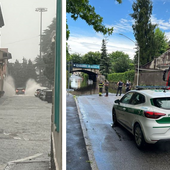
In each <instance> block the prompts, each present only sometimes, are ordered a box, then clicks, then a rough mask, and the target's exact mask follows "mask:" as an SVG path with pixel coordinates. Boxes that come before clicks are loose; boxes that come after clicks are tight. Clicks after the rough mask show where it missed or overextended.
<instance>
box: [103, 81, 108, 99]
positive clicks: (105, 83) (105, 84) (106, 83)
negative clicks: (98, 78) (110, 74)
mask: <svg viewBox="0 0 170 170" xmlns="http://www.w3.org/2000/svg"><path fill="white" fill-rule="evenodd" d="M104 86H105V91H106V95H105V97H108V90H109V82H108V81H107V80H105V82H104Z"/></svg>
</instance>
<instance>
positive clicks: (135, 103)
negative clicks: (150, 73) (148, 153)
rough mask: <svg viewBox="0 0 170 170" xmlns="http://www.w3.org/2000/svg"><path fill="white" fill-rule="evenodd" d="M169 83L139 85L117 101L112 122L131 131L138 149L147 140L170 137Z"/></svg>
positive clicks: (154, 140)
mask: <svg viewBox="0 0 170 170" xmlns="http://www.w3.org/2000/svg"><path fill="white" fill-rule="evenodd" d="M168 88H169V87H167V86H156V87H151V86H149V87H148V86H145V87H141V86H138V87H137V89H136V90H131V91H129V92H127V93H126V94H125V95H124V96H123V97H122V98H121V99H117V100H115V102H114V105H113V108H112V119H113V125H114V126H115V125H117V124H118V123H119V124H121V125H122V126H124V127H125V128H126V129H127V130H128V131H130V132H131V133H132V134H133V135H134V138H135V143H136V145H137V147H138V148H139V149H141V148H143V146H144V145H145V142H146V143H151V144H154V143H156V142H157V141H159V140H169V139H170V90H167V89H168Z"/></svg>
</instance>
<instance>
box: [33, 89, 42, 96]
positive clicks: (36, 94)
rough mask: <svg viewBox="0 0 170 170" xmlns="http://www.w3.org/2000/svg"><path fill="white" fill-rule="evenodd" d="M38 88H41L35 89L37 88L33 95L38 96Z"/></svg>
mask: <svg viewBox="0 0 170 170" xmlns="http://www.w3.org/2000/svg"><path fill="white" fill-rule="evenodd" d="M40 90H41V89H37V90H36V91H35V93H34V96H35V97H38V96H39V93H40Z"/></svg>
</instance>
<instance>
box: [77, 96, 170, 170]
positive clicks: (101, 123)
mask: <svg viewBox="0 0 170 170" xmlns="http://www.w3.org/2000/svg"><path fill="white" fill-rule="evenodd" d="M117 98H120V97H119V96H118V97H117V96H115V94H113V93H111V94H109V96H108V97H105V96H104V95H103V96H102V97H99V96H98V95H97V94H96V95H86V96H77V104H78V107H79V110H80V117H81V121H82V123H83V124H84V128H83V131H84V134H85V136H86V137H85V138H86V143H87V142H88V145H90V147H91V149H92V150H93V153H92V154H93V156H94V158H95V160H96V164H97V167H98V169H99V170H103V169H104V170H120V169H121V170H132V169H133V170H146V169H148V170H161V169H164V170H168V169H169V167H170V161H169V160H170V141H162V142H158V143H157V144H155V145H146V148H145V149H144V150H139V149H138V148H137V147H136V145H135V142H134V138H133V136H132V135H131V134H130V133H129V132H128V131H127V130H125V129H124V128H123V127H121V126H120V125H119V126H117V127H113V128H112V127H111V123H112V105H113V102H114V100H115V99H117ZM91 149H89V150H91ZM93 156H92V157H93Z"/></svg>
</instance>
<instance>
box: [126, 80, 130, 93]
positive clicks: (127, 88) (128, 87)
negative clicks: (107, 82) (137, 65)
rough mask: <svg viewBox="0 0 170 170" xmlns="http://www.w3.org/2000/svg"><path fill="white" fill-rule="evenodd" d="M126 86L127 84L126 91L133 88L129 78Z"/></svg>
mask: <svg viewBox="0 0 170 170" xmlns="http://www.w3.org/2000/svg"><path fill="white" fill-rule="evenodd" d="M125 86H126V92H128V91H130V89H131V84H130V81H128V80H127V82H126V84H125Z"/></svg>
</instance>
